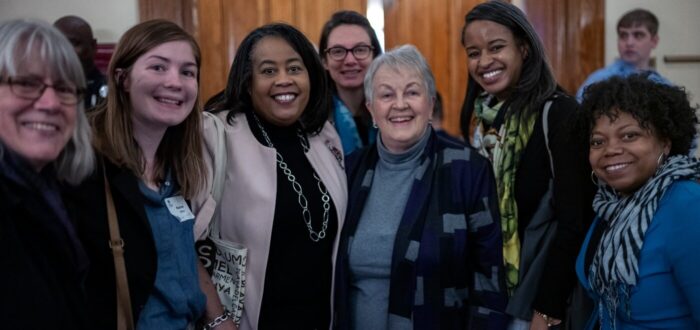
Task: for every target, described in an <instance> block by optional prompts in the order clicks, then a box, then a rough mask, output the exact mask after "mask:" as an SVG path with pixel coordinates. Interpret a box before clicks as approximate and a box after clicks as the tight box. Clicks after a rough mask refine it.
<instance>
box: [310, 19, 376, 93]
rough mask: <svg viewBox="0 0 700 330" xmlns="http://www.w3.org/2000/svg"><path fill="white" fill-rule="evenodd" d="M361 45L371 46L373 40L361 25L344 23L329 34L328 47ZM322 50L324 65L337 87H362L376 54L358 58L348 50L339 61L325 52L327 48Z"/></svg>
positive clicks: (350, 88)
mask: <svg viewBox="0 0 700 330" xmlns="http://www.w3.org/2000/svg"><path fill="white" fill-rule="evenodd" d="M360 45H364V46H371V45H372V42H371V40H370V38H369V35H368V34H367V31H365V29H363V28H362V27H361V26H359V25H349V24H342V25H339V26H337V27H336V28H335V29H333V31H331V33H330V34H329V35H328V48H333V47H343V48H345V49H352V48H354V47H356V46H360ZM322 52H324V53H323V54H324V55H323V65H324V66H325V67H326V70H328V73H329V74H330V76H331V79H333V81H334V82H335V85H336V88H338V89H346V90H354V89H358V88H362V86H363V83H364V78H365V73H367V69H368V68H369V65H370V64H371V63H372V60H373V59H374V54H370V55H369V57H367V58H365V59H362V60H358V59H356V58H355V56H354V55H353V54H352V52H348V53H347V55H346V56H345V58H344V59H343V60H340V61H338V60H334V59H332V58H331V57H330V56H329V55H328V53H325V49H324V50H322Z"/></svg>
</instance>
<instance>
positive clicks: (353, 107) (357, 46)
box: [319, 10, 382, 155]
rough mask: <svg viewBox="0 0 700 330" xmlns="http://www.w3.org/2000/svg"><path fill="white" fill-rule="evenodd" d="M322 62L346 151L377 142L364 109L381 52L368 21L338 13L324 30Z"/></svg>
mask: <svg viewBox="0 0 700 330" xmlns="http://www.w3.org/2000/svg"><path fill="white" fill-rule="evenodd" d="M319 47H320V48H319V49H320V52H321V60H322V62H323V66H324V67H325V68H326V72H327V73H328V76H329V79H328V82H329V83H330V85H331V90H332V91H333V113H332V114H331V116H330V119H331V121H332V122H333V126H335V129H336V130H337V131H338V135H340V140H341V141H342V143H343V152H344V154H345V155H349V154H350V153H352V152H353V151H355V150H357V149H360V148H362V147H364V146H367V145H370V144H372V143H374V141H375V139H376V136H377V128H376V127H373V126H374V125H373V124H372V119H371V118H370V115H369V112H368V111H367V109H366V107H365V94H364V91H363V88H364V78H365V73H366V72H367V68H368V67H369V65H370V63H372V61H373V60H374V59H375V58H376V57H377V56H379V55H380V54H381V53H382V50H381V46H380V45H379V40H378V39H377V35H376V34H375V33H374V29H372V26H371V25H370V24H369V21H368V20H367V18H365V17H364V16H362V15H361V14H359V13H357V12H354V11H347V10H344V11H339V12H336V13H335V14H333V16H331V18H330V20H328V22H326V24H325V25H324V26H323V30H322V31H321V41H320V42H319Z"/></svg>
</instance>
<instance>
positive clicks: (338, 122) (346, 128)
mask: <svg viewBox="0 0 700 330" xmlns="http://www.w3.org/2000/svg"><path fill="white" fill-rule="evenodd" d="M333 126H334V127H335V130H336V131H338V136H340V142H341V144H342V145H343V154H344V155H346V156H347V155H349V154H351V153H352V152H353V151H355V150H357V149H360V148H362V147H364V146H365V145H364V144H363V143H362V138H360V133H359V131H358V130H357V124H356V123H355V118H353V116H352V112H350V109H348V107H347V106H345V104H344V103H343V101H342V100H340V99H339V98H338V97H337V96H335V95H333ZM367 135H368V136H367V141H368V144H369V145H371V144H372V143H374V141H375V140H376V139H377V129H376V128H374V127H371V126H370V127H369V128H368V129H367Z"/></svg>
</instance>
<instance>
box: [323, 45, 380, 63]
mask: <svg viewBox="0 0 700 330" xmlns="http://www.w3.org/2000/svg"><path fill="white" fill-rule="evenodd" d="M373 50H374V47H372V46H369V45H357V46H355V47H352V48H345V47H340V46H336V47H331V48H328V49H326V54H328V56H330V58H332V59H334V60H336V61H342V60H344V59H345V56H347V55H348V52H352V56H355V59H358V60H364V59H366V58H368V57H369V55H370V54H372V51H373Z"/></svg>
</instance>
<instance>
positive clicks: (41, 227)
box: [0, 20, 94, 329]
mask: <svg viewBox="0 0 700 330" xmlns="http://www.w3.org/2000/svg"><path fill="white" fill-rule="evenodd" d="M84 89H85V78H84V76H83V72H82V68H81V65H80V60H78V57H77V56H76V54H75V52H74V50H73V47H72V46H71V45H70V43H69V42H68V40H66V38H65V37H64V36H63V35H62V34H61V33H60V32H59V31H58V30H56V29H54V28H53V27H51V26H50V25H48V24H47V23H44V22H37V21H26V20H14V21H9V22H5V23H3V24H0V214H2V215H1V216H0V251H1V252H0V292H2V294H0V306H2V308H0V320H2V327H3V328H7V329H20V328H26V327H28V326H31V327H32V328H36V329H48V328H60V329H86V328H87V326H86V325H87V324H86V322H85V319H86V314H85V301H84V298H83V295H82V288H83V285H84V281H83V279H84V278H85V274H86V272H87V269H88V259H87V256H86V252H85V249H84V248H83V245H82V244H81V243H80V241H79V240H78V236H77V234H76V229H75V227H74V224H73V221H72V219H71V218H70V217H69V216H70V212H67V208H66V205H65V204H64V202H63V199H62V198H61V196H60V193H59V184H60V183H69V184H76V183H79V182H80V181H82V180H83V179H84V178H85V177H86V176H87V175H88V174H90V172H92V170H93V166H94V154H93V151H92V149H91V148H90V128H89V126H88V124H87V119H86V118H85V114H84V111H83V102H81V98H82V95H83V91H84ZM37 315H40V317H37Z"/></svg>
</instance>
